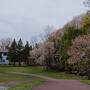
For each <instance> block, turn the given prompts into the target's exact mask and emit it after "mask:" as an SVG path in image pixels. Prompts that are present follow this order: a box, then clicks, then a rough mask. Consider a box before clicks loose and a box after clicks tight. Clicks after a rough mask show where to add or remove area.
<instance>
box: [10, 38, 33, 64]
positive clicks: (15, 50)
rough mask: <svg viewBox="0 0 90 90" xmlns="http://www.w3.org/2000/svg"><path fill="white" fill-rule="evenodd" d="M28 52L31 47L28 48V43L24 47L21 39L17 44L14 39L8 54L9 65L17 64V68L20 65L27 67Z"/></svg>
mask: <svg viewBox="0 0 90 90" xmlns="http://www.w3.org/2000/svg"><path fill="white" fill-rule="evenodd" d="M30 50H32V46H29V43H28V41H27V42H26V44H25V46H24V45H23V42H22V40H21V38H20V39H19V41H18V42H16V40H15V39H14V40H13V42H12V44H11V46H10V48H9V53H8V58H9V61H10V64H13V65H14V66H15V65H16V64H17V63H19V66H21V65H22V64H23V65H29V56H30V55H29V52H30Z"/></svg>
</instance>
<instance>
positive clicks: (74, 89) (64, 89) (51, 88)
mask: <svg viewBox="0 0 90 90" xmlns="http://www.w3.org/2000/svg"><path fill="white" fill-rule="evenodd" d="M13 73H14V74H21V75H30V76H35V77H39V78H43V79H46V80H47V82H46V83H44V85H41V86H38V87H37V88H34V90H90V85H85V84H82V83H80V82H79V81H78V80H58V79H53V78H50V77H46V76H42V75H36V74H26V73H18V72H13Z"/></svg>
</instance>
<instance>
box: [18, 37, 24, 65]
mask: <svg viewBox="0 0 90 90" xmlns="http://www.w3.org/2000/svg"><path fill="white" fill-rule="evenodd" d="M22 51H23V42H22V39H21V38H20V39H19V41H18V44H17V58H18V62H19V66H21V62H22V59H23V54H22Z"/></svg>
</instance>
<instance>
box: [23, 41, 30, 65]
mask: <svg viewBox="0 0 90 90" xmlns="http://www.w3.org/2000/svg"><path fill="white" fill-rule="evenodd" d="M29 51H30V48H29V43H28V41H27V42H26V45H25V47H24V49H23V60H24V62H25V64H26V65H29Z"/></svg>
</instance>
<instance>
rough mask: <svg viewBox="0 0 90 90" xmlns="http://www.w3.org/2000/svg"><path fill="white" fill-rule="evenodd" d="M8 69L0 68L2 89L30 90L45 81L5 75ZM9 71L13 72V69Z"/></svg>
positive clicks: (29, 77)
mask: <svg viewBox="0 0 90 90" xmlns="http://www.w3.org/2000/svg"><path fill="white" fill-rule="evenodd" d="M8 68H9V67H5V68H4V67H0V70H1V71H0V83H3V84H4V87H9V89H8V90H32V89H33V88H34V87H36V86H38V85H40V84H42V83H44V81H45V80H44V79H41V78H37V77H33V76H25V75H18V74H9V73H7V72H8ZM11 69H12V68H11ZM3 70H4V71H3ZM11 71H13V69H12V70H11Z"/></svg>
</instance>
